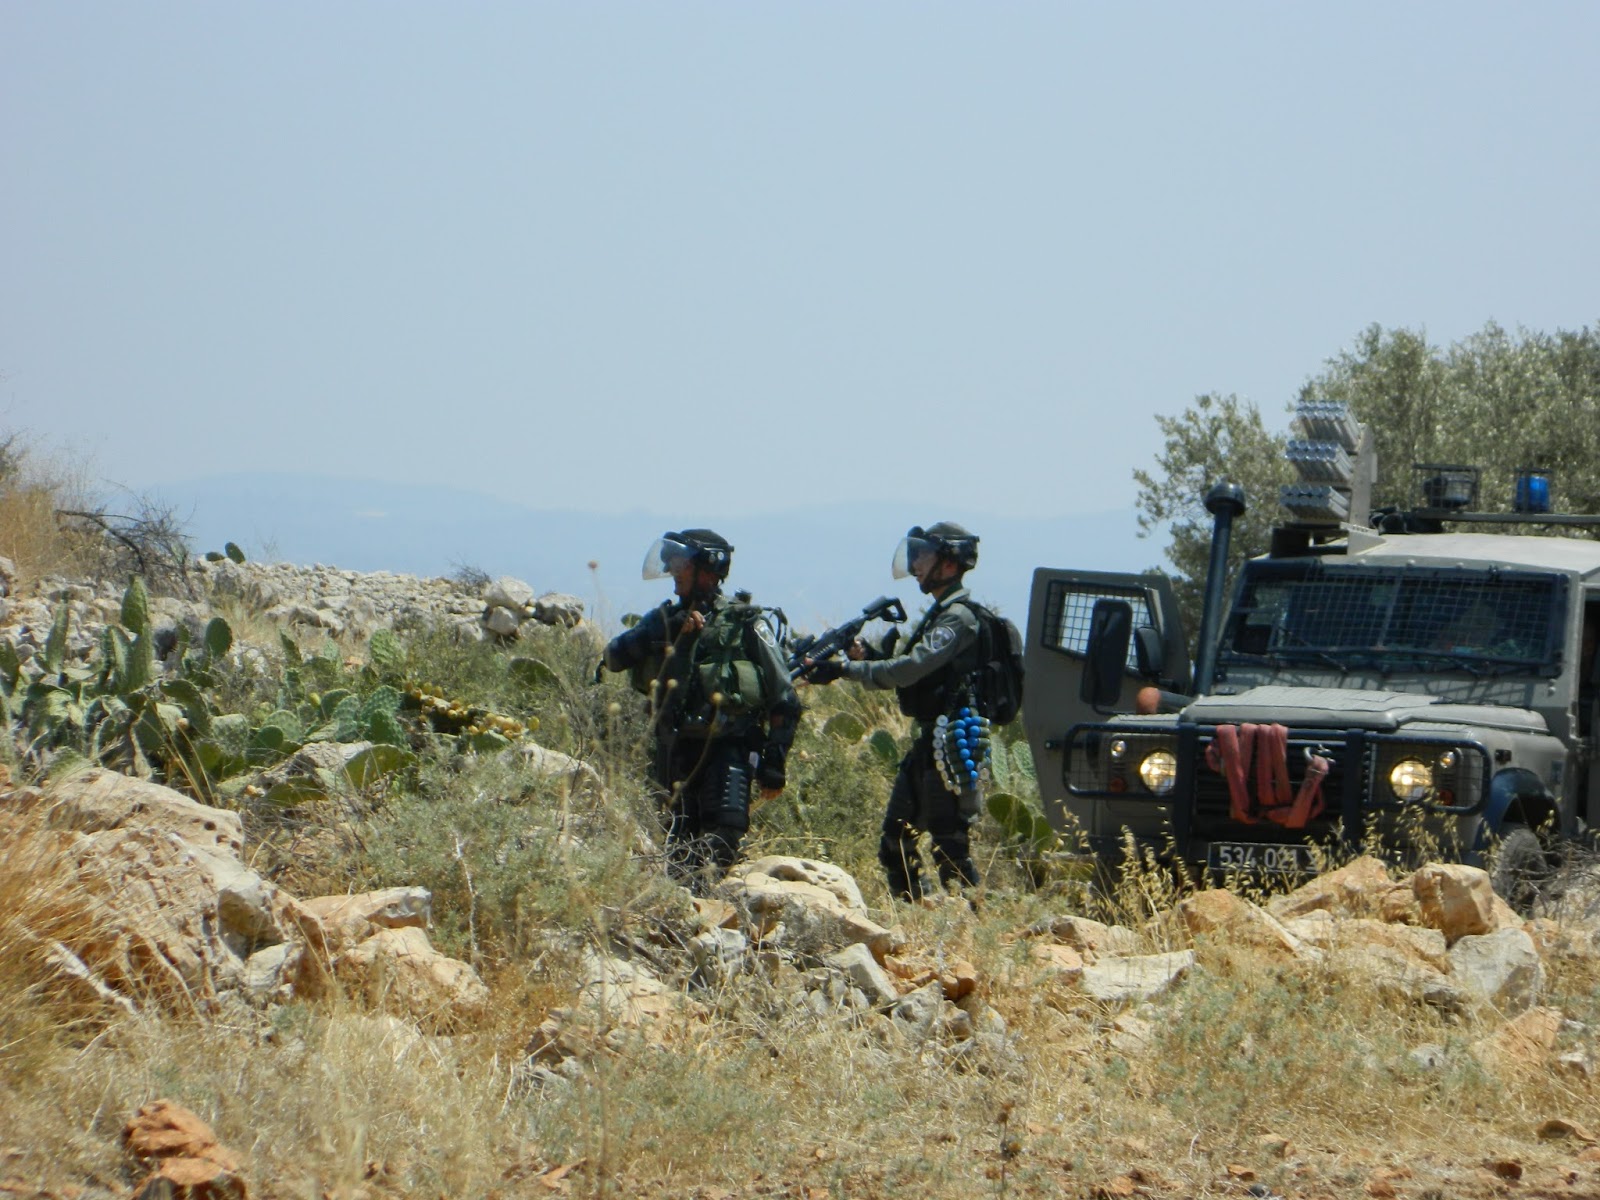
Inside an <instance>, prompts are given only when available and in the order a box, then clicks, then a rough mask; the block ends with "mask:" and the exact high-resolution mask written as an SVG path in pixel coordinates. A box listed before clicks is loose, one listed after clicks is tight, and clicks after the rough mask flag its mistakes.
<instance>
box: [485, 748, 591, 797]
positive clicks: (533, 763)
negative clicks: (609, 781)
mask: <svg viewBox="0 0 1600 1200" xmlns="http://www.w3.org/2000/svg"><path fill="white" fill-rule="evenodd" d="M501 757H502V758H504V759H506V760H508V761H512V762H516V763H520V764H521V765H523V766H525V767H526V768H527V769H528V770H529V771H531V772H532V773H533V774H535V775H538V776H540V777H542V778H545V779H554V780H562V781H565V782H566V784H567V785H568V786H569V787H570V788H571V789H572V790H573V792H575V793H579V794H582V795H586V796H591V797H595V798H598V797H599V796H601V795H602V794H603V792H604V787H603V785H602V784H601V781H600V773H599V772H598V771H596V770H595V769H594V768H593V767H591V766H590V765H589V764H588V763H586V762H584V761H583V760H582V759H581V758H573V757H572V756H571V755H570V754H563V753H561V751H559V750H552V749H550V748H549V747H548V746H541V745H539V743H538V742H533V741H529V740H528V739H527V738H520V739H518V741H517V742H516V743H515V744H514V745H512V746H511V747H510V748H508V749H506V750H504V751H503V752H502V754H501Z"/></svg>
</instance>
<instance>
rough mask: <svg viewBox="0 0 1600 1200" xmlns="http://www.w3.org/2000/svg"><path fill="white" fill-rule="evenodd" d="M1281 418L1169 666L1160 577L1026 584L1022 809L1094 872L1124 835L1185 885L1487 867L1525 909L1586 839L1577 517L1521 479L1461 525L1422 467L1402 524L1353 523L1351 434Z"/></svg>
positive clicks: (1584, 672) (1588, 660) (1360, 469)
mask: <svg viewBox="0 0 1600 1200" xmlns="http://www.w3.org/2000/svg"><path fill="white" fill-rule="evenodd" d="M1308 410H1309V411H1308ZM1297 423H1298V425H1299V429H1300V432H1301V433H1302V434H1303V435H1305V436H1302V437H1301V438H1298V439H1296V440H1295V441H1291V443H1290V457H1291V459H1294V460H1295V461H1297V462H1298V463H1299V464H1300V466H1301V469H1302V474H1303V476H1305V477H1306V478H1304V479H1303V481H1302V483H1300V484H1295V485H1290V486H1288V487H1285V488H1284V489H1283V495H1282V497H1281V502H1282V503H1283V504H1284V505H1285V506H1286V507H1287V508H1288V510H1289V515H1290V519H1289V520H1287V521H1285V523H1284V524H1283V525H1282V526H1280V527H1279V528H1277V529H1276V530H1275V531H1274V535H1273V538H1272V549H1271V552H1270V553H1269V554H1267V555H1266V556H1264V557H1262V558H1258V559H1254V560H1251V561H1249V562H1247V563H1245V564H1244V565H1243V567H1242V568H1241V569H1240V571H1239V573H1238V578H1237V580H1236V582H1235V584H1234V587H1233V595H1232V602H1231V604H1229V605H1227V607H1226V611H1224V605H1223V602H1222V601H1223V595H1222V593H1223V585H1222V580H1223V574H1224V571H1225V568H1226V563H1227V541H1228V536H1229V533H1230V530H1231V523H1232V520H1233V518H1234V517H1235V516H1237V515H1238V514H1239V513H1241V512H1242V511H1243V508H1244V498H1243V496H1242V493H1240V492H1239V490H1238V489H1237V488H1232V487H1229V486H1226V485H1224V486H1219V487H1216V488H1213V489H1212V491H1211V492H1210V493H1209V494H1208V496H1207V498H1206V502H1207V507H1208V508H1209V509H1210V510H1211V511H1212V513H1213V514H1214V516H1215V522H1216V524H1215V526H1214V529H1213V541H1212V547H1211V567H1210V572H1209V576H1208V579H1207V592H1206V603H1205V607H1204V610H1203V615H1202V617H1201V629H1200V632H1199V636H1198V638H1197V649H1196V654H1195V661H1194V663H1193V666H1192V667H1191V665H1190V663H1189V660H1188V656H1187V651H1186V641H1185V635H1184V631H1183V628H1182V623H1181V620H1180V618H1179V615H1178V606H1177V602H1176V596H1175V594H1174V591H1173V589H1172V587H1171V585H1170V582H1169V581H1168V580H1167V579H1166V578H1165V577H1163V576H1159V575H1144V576H1140V575H1119V574H1106V573H1096V572H1085V571H1072V570H1063V569H1052V568H1040V569H1039V570H1037V571H1036V572H1035V573H1034V578H1033V588H1032V594H1031V598H1030V606H1029V615H1028V631H1027V649H1026V659H1027V671H1028V688H1029V693H1028V701H1027V705H1026V708H1025V711H1024V714H1023V716H1024V722H1025V725H1026V729H1027V733H1028V737H1029V741H1030V744H1031V748H1032V750H1033V754H1034V758H1035V762H1036V764H1037V767H1038V775H1039V785H1040V790H1041V793H1042V796H1043V799H1044V801H1045V807H1046V810H1047V815H1048V816H1049V817H1050V819H1051V821H1052V822H1053V823H1054V824H1056V826H1057V827H1058V828H1061V829H1067V828H1071V829H1072V830H1073V832H1074V834H1075V835H1076V836H1078V837H1081V838H1083V839H1086V841H1087V846H1088V849H1089V850H1090V851H1092V852H1093V853H1094V854H1095V855H1096V856H1097V857H1099V858H1100V859H1102V860H1103V861H1107V862H1115V861H1116V860H1118V859H1119V858H1120V857H1121V856H1122V855H1123V854H1124V853H1125V848H1126V846H1127V844H1128V839H1129V838H1130V837H1131V839H1132V841H1133V843H1134V844H1135V845H1142V846H1149V847H1151V848H1152V849H1154V850H1155V852H1156V853H1158V854H1160V855H1163V856H1168V857H1171V858H1178V859H1182V860H1184V861H1185V862H1186V863H1188V864H1191V865H1192V866H1193V867H1194V868H1196V869H1198V870H1199V871H1201V872H1205V871H1227V870H1230V869H1238V870H1244V871H1250V872H1288V873H1298V872H1305V871H1308V870H1310V869H1313V868H1314V867H1317V866H1320V865H1321V862H1322V861H1323V860H1322V859H1321V858H1320V857H1319V855H1318V853H1317V851H1318V848H1322V849H1325V850H1328V851H1332V852H1335V853H1337V852H1339V851H1341V850H1343V851H1346V852H1348V851H1349V850H1350V849H1352V848H1354V847H1357V846H1360V847H1365V848H1369V849H1379V850H1380V851H1381V852H1383V853H1386V854H1388V855H1390V856H1392V857H1395V858H1397V859H1401V860H1404V859H1410V860H1413V861H1415V860H1417V859H1420V858H1421V857H1423V856H1425V855H1426V856H1443V857H1446V858H1453V859H1456V860H1459V861H1464V862H1468V863H1474V864H1477V865H1486V866H1491V867H1492V868H1493V869H1494V875H1495V883H1496V887H1497V888H1498V889H1499V890H1500V891H1501V892H1502V894H1504V895H1507V897H1508V898H1510V899H1513V901H1514V902H1515V901H1519V900H1521V901H1526V900H1527V899H1529V898H1530V897H1531V895H1532V894H1533V890H1534V889H1536V887H1537V886H1538V884H1539V883H1540V882H1541V881H1542V879H1543V878H1544V876H1545V875H1546V873H1547V872H1548V871H1550V870H1551V869H1552V868H1553V865H1554V863H1555V861H1556V852H1557V850H1558V847H1559V846H1560V845H1561V844H1562V841H1563V839H1567V838H1572V837H1574V836H1577V835H1580V834H1582V833H1583V832H1584V831H1585V830H1586V828H1587V827H1590V826H1596V825H1600V767H1597V766H1596V765H1595V761H1594V760H1595V753H1594V747H1595V738H1596V728H1595V725H1596V719H1597V718H1596V711H1595V710H1596V705H1597V693H1596V689H1595V677H1594V669H1595V661H1594V660H1595V646H1596V637H1597V631H1600V541H1594V540H1591V538H1590V537H1588V536H1560V534H1561V533H1562V532H1563V530H1562V528H1561V527H1563V526H1567V527H1571V526H1584V525H1589V526H1596V527H1600V518H1596V517H1583V516H1572V515H1562V514H1556V513H1552V512H1550V511H1549V504H1548V501H1549V493H1550V479H1549V476H1548V475H1547V474H1546V473H1544V472H1540V471H1530V472H1524V473H1523V474H1521V475H1520V476H1519V477H1518V480H1517V484H1516V489H1515V491H1516V495H1515V498H1514V502H1513V505H1512V509H1511V511H1508V512H1481V511H1477V510H1476V509H1475V508H1474V504H1475V501H1476V493H1477V485H1478V473H1477V472H1476V471H1475V470H1473V469H1472V468H1466V467H1456V466H1450V465H1439V464H1423V465H1420V466H1419V468H1418V469H1419V471H1420V479H1421V483H1422V495H1421V503H1420V504H1419V505H1418V506H1417V507H1416V508H1414V509H1411V510H1408V511H1399V510H1393V509H1390V510H1383V511H1380V512H1375V513H1370V516H1369V517H1367V518H1365V519H1361V520H1355V519H1352V514H1356V513H1362V514H1366V513H1369V512H1370V495H1371V488H1372V483H1373V480H1374V479H1375V476H1376V465H1375V462H1374V459H1373V455H1372V444H1371V443H1372V439H1371V436H1370V433H1369V432H1368V431H1367V430H1365V429H1364V428H1362V427H1361V426H1359V425H1357V424H1356V423H1355V422H1354V421H1352V420H1351V419H1350V418H1349V416H1348V414H1345V413H1343V412H1342V410H1339V411H1333V410H1330V409H1329V408H1328V406H1325V405H1309V406H1305V405H1303V406H1302V409H1301V410H1300V412H1299V414H1298V416H1297ZM1318 434H1321V435H1323V436H1320V437H1319V436H1317V435H1318ZM1297 456H1298V457H1297ZM1488 530H1493V532H1488ZM1565 532H1567V533H1569V534H1571V533H1579V532H1580V531H1579V530H1574V529H1567V530H1565ZM1590 836H1592V835H1590Z"/></svg>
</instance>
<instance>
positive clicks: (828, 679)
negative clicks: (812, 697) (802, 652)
mask: <svg viewBox="0 0 1600 1200" xmlns="http://www.w3.org/2000/svg"><path fill="white" fill-rule="evenodd" d="M843 674H844V665H843V664H842V663H840V662H839V661H838V660H837V659H832V658H825V659H823V660H822V661H821V662H819V663H813V664H812V665H811V666H809V667H807V668H806V673H805V678H806V681H807V682H808V683H832V682H833V681H834V680H835V679H838V678H839V677H840V676H841V675H843Z"/></svg>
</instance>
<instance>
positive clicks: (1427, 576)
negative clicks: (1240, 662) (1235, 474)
mask: <svg viewBox="0 0 1600 1200" xmlns="http://www.w3.org/2000/svg"><path fill="white" fill-rule="evenodd" d="M1561 582H1562V581H1561V579H1560V578H1559V577H1557V576H1550V575H1537V574H1533V573H1529V572H1498V571H1467V570H1448V571H1443V570H1431V569H1411V570H1404V569H1395V570H1372V569H1363V570H1337V569H1322V570H1319V569H1314V568H1297V569H1296V570H1295V571H1293V572H1290V571H1283V570H1266V571H1260V572H1257V573H1255V574H1253V575H1251V576H1250V577H1249V578H1248V580H1247V582H1246V585H1245V588H1244V591H1243V592H1242V593H1241V596H1240V603H1239V605H1238V606H1237V608H1236V609H1235V616H1234V625H1233V629H1232V636H1231V638H1230V642H1229V644H1230V646H1231V647H1232V648H1233V649H1234V650H1238V651H1241V652H1243V653H1246V654H1258V655H1259V654H1280V653H1281V654H1286V655H1292V654H1294V652H1296V651H1297V650H1298V651H1313V652H1325V653H1338V652H1340V651H1349V650H1362V651H1373V652H1380V653H1384V654H1388V655H1403V654H1405V653H1406V652H1408V651H1409V652H1416V653H1423V654H1449V655H1454V656H1458V657H1460V656H1475V657H1479V658H1483V659H1487V660H1498V661H1517V662H1526V663H1530V664H1532V663H1543V662H1546V661H1548V660H1550V659H1551V658H1552V657H1553V655H1554V654H1555V652H1556V650H1557V648H1558V642H1559V638H1560V633H1561V620H1560V618H1561V605H1560V602H1559V601H1560V594H1561V592H1562V589H1561V586H1560V585H1561Z"/></svg>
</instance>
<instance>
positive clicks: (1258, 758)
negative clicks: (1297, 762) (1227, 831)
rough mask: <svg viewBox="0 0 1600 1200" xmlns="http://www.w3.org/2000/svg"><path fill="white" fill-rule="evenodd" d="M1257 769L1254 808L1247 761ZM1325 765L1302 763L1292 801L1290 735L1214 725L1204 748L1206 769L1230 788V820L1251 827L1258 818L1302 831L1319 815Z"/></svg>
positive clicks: (1315, 760)
mask: <svg viewBox="0 0 1600 1200" xmlns="http://www.w3.org/2000/svg"><path fill="white" fill-rule="evenodd" d="M1252 757H1253V758H1254V759H1255V763H1256V794H1255V803H1253V804H1252V803H1251V797H1250V786H1249V776H1250V760H1251V758H1252ZM1329 765H1330V764H1329V762H1328V760H1327V759H1326V758H1324V757H1323V756H1322V755H1320V754H1311V755H1307V757H1306V773H1305V778H1304V779H1302V780H1301V781H1300V790H1299V791H1298V792H1297V793H1295V794H1294V795H1293V796H1292V797H1291V796H1290V794H1289V792H1290V788H1289V730H1288V728H1287V727H1285V726H1283V725H1252V724H1245V725H1218V726H1217V735H1216V737H1215V738H1213V739H1212V742H1211V745H1209V746H1207V747H1206V766H1208V767H1210V768H1211V769H1212V770H1213V771H1216V772H1217V773H1218V774H1220V775H1221V776H1222V777H1223V778H1224V779H1226V780H1227V782H1228V801H1229V807H1228V815H1229V816H1231V817H1232V818H1233V819H1234V820H1235V821H1239V822H1242V823H1243V824H1246V825H1254V824H1255V823H1256V821H1257V820H1259V819H1260V818H1261V817H1265V818H1266V819H1267V820H1269V821H1271V822H1273V823H1274V824H1277V825H1282V826H1283V827H1284V828H1285V829H1304V828H1305V827H1306V825H1307V824H1309V823H1310V822H1311V820H1312V819H1313V818H1314V817H1317V816H1319V815H1320V814H1321V813H1322V809H1323V803H1322V781H1323V780H1324V779H1326V778H1327V777H1328V767H1329Z"/></svg>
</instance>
